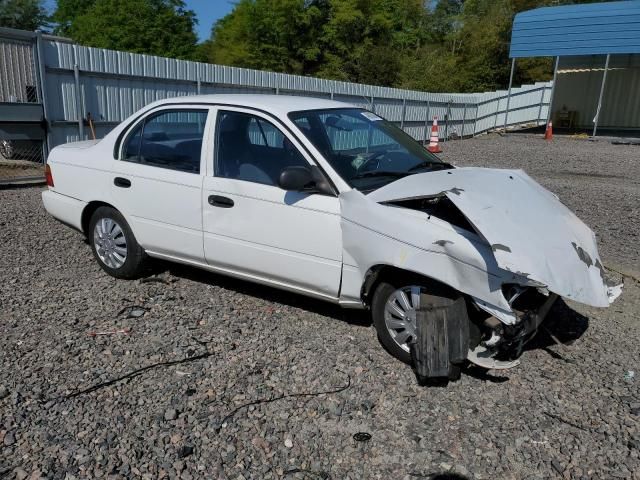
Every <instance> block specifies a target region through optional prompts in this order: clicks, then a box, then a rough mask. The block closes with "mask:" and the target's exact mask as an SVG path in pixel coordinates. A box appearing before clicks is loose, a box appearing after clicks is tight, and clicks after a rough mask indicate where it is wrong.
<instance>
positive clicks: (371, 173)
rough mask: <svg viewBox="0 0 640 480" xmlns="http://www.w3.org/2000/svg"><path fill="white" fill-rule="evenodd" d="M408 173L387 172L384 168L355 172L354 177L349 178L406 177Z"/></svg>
mask: <svg viewBox="0 0 640 480" xmlns="http://www.w3.org/2000/svg"><path fill="white" fill-rule="evenodd" d="M407 175H408V173H407V172H389V171H386V170H371V171H369V172H362V173H359V174H357V175H356V176H354V177H351V180H356V179H358V178H369V177H397V178H401V177H406V176H407Z"/></svg>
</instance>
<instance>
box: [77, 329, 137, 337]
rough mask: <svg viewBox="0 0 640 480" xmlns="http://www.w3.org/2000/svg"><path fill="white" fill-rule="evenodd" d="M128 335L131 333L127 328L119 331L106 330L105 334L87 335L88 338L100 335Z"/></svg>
mask: <svg viewBox="0 0 640 480" xmlns="http://www.w3.org/2000/svg"><path fill="white" fill-rule="evenodd" d="M129 333H131V330H129V329H128V328H122V329H120V330H107V331H105V332H89V333H88V334H87V335H89V336H90V337H98V336H101V335H118V334H123V335H129Z"/></svg>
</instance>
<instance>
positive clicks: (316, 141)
mask: <svg viewBox="0 0 640 480" xmlns="http://www.w3.org/2000/svg"><path fill="white" fill-rule="evenodd" d="M289 118H290V119H291V120H292V121H293V122H294V123H295V124H296V125H297V127H298V128H299V129H300V131H301V132H302V133H303V134H304V135H305V136H306V137H307V138H308V139H309V141H311V143H313V145H314V146H315V147H316V148H317V149H318V150H319V151H320V152H321V153H322V154H323V155H324V157H325V158H326V159H327V160H328V161H329V163H331V166H332V167H333V168H334V169H335V171H336V172H338V174H339V175H340V176H341V177H342V178H343V179H344V180H345V181H346V182H347V183H348V184H349V185H350V186H351V187H353V188H356V189H358V190H361V191H365V192H368V191H372V190H375V189H377V188H380V187H381V186H383V185H386V184H387V183H390V182H393V181H394V180H397V179H398V178H401V177H405V176H407V175H412V174H414V173H420V172H425V171H430V170H442V169H446V168H451V166H450V165H449V164H447V163H444V162H442V161H441V160H440V159H439V158H438V157H436V156H435V155H433V154H431V153H429V152H428V151H427V150H425V149H424V148H423V147H422V146H421V145H420V144H419V143H418V142H416V141H415V140H414V139H413V138H411V137H410V136H409V135H407V134H406V133H405V132H404V131H402V130H401V129H399V128H398V127H396V126H395V125H393V124H392V123H390V122H388V121H386V120H384V119H383V118H381V117H379V116H377V115H375V114H374V113H371V112H369V111H366V110H362V109H357V108H344V109H329V110H307V111H302V112H292V113H290V114H289Z"/></svg>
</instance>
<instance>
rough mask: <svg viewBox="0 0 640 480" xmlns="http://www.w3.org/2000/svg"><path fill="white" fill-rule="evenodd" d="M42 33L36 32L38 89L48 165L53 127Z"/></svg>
mask: <svg viewBox="0 0 640 480" xmlns="http://www.w3.org/2000/svg"><path fill="white" fill-rule="evenodd" d="M42 41H43V40H42V32H40V31H38V32H36V55H37V57H38V68H37V72H38V78H37V82H38V89H39V91H40V101H41V102H42V113H43V115H44V129H45V141H44V143H45V145H44V154H45V156H44V161H45V163H46V161H47V156H48V155H49V150H50V148H51V127H50V125H49V118H50V116H49V102H48V101H47V88H46V83H45V78H46V65H45V60H44V46H43V44H42Z"/></svg>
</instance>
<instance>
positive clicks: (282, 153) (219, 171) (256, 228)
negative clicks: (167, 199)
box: [202, 107, 342, 299]
mask: <svg viewBox="0 0 640 480" xmlns="http://www.w3.org/2000/svg"><path fill="white" fill-rule="evenodd" d="M278 123H279V122H278V121H277V120H275V119H274V118H271V117H270V116H268V115H266V114H262V113H259V112H256V111H253V110H251V109H243V108H231V107H228V108H227V107H225V108H224V109H222V108H221V109H219V110H218V111H217V118H216V127H215V137H214V148H213V150H214V151H213V156H212V157H211V158H209V159H208V160H207V162H208V164H207V165H208V168H210V167H213V168H212V169H211V168H210V171H209V172H208V174H207V175H206V176H205V178H204V182H203V198H202V204H203V216H202V217H203V231H204V252H205V258H206V261H207V262H208V263H209V264H210V265H211V266H212V267H214V268H217V269H220V270H223V271H227V272H229V273H233V274H236V275H239V276H242V277H246V278H251V279H253V280H257V281H263V282H265V283H271V284H275V285H278V286H280V287H284V288H290V289H293V290H297V291H302V292H304V293H307V294H312V295H315V296H319V297H325V298H331V299H336V298H337V296H338V292H339V288H340V275H341V267H342V236H341V230H340V205H339V201H338V198H337V196H332V195H324V194H309V193H303V192H291V191H285V190H283V189H281V188H280V187H278V178H279V175H280V173H281V172H282V170H283V169H284V168H286V167H288V166H293V165H298V166H300V165H304V166H309V165H311V164H313V160H312V159H311V158H310V157H309V155H308V154H307V153H306V152H304V150H303V149H302V148H301V146H300V144H299V142H298V140H297V139H296V138H295V137H294V136H293V135H291V134H290V132H288V131H287V130H286V129H284V128H282V126H281V125H279V124H278ZM303 152H304V153H303Z"/></svg>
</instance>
